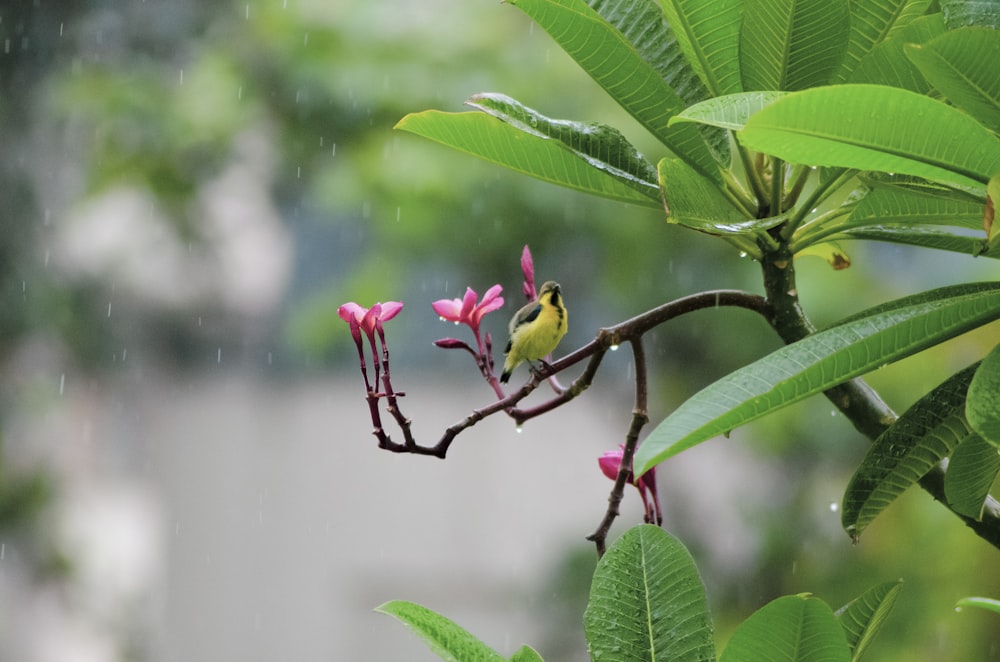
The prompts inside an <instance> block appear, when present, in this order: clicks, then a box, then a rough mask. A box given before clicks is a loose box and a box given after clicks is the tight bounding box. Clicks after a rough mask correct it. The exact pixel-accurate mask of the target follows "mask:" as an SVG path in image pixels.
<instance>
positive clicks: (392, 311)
mask: <svg viewBox="0 0 1000 662" xmlns="http://www.w3.org/2000/svg"><path fill="white" fill-rule="evenodd" d="M402 309H403V303H402V302H401V301H386V302H385V303H376V304H375V305H374V306H372V307H371V308H365V307H364V306H359V305H358V304H356V303H354V302H353V301H350V302H348V303H345V304H344V305H343V306H341V307H340V308H338V309H337V314H338V315H340V319H342V320H344V321H345V322H347V323H348V324H350V325H351V335H353V336H354V340H355V341H356V342H357V341H360V340H361V331H364V332H365V335H366V336H368V338H369V339H372V340H374V338H375V332H376V331H378V332H381V330H382V322H388V321H389V320H391V319H392V318H393V317H395V316H396V315H398V314H399V311H401V310H402Z"/></svg>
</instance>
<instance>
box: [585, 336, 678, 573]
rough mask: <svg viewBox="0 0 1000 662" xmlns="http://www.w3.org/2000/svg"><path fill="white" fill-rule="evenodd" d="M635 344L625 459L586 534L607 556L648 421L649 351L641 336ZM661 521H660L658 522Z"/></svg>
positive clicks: (633, 341)
mask: <svg viewBox="0 0 1000 662" xmlns="http://www.w3.org/2000/svg"><path fill="white" fill-rule="evenodd" d="M630 343H631V345H632V356H633V358H634V360H635V404H634V406H633V407H632V422H631V424H630V425H629V429H628V433H626V435H625V450H624V452H623V453H622V463H621V466H620V467H619V469H618V475H617V476H616V477H615V483H614V486H613V487H612V488H611V494H609V495H608V509H607V510H606V511H605V512H604V518H603V519H601V523H600V524H598V526H597V530H596V531H594V532H593V533H592V534H590V535H589V536H587V540H590V541H592V542H593V543H594V545H596V547H597V557H598V558H600V557H602V556H604V552H605V551H606V549H607V539H608V532H609V531H610V530H611V525H612V524H613V523H614V521H615V518H616V517H618V515H619V506H620V505H621V502H622V498H623V497H624V496H625V484H626V483H632V482H634V480H633V477H632V476H633V474H632V458H633V457H635V449H636V447H637V446H638V445H639V432H641V431H642V428H643V426H644V425H646V423H648V422H649V415H648V413H647V412H648V408H647V399H648V392H649V390H648V386H647V381H646V352H645V350H643V347H642V336H638V337H636V338H633V339H632V340H630ZM658 523H660V522H658Z"/></svg>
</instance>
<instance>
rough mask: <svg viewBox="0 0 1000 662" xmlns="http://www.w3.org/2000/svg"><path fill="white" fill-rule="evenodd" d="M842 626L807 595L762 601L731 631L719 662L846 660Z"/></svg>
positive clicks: (819, 661) (849, 656)
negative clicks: (730, 637) (747, 661)
mask: <svg viewBox="0 0 1000 662" xmlns="http://www.w3.org/2000/svg"><path fill="white" fill-rule="evenodd" d="M850 659H851V651H850V648H849V647H848V645H847V640H846V639H845V637H844V630H843V628H841V627H840V624H839V623H837V618H836V617H835V616H834V615H833V611H832V610H831V609H830V607H829V606H827V604H826V603H825V602H823V601H822V600H820V599H818V598H813V597H809V596H807V595H786V596H785V597H782V598H778V599H777V600H774V601H772V602H769V603H768V604H766V605H764V606H763V607H761V608H760V609H758V610H757V611H756V612H754V613H753V615H751V616H750V618H748V619H747V620H745V621H744V622H743V623H742V624H741V625H740V626H739V627H738V628H736V631H735V632H734V633H733V637H732V639H730V640H729V643H728V644H727V645H726V650H724V651H723V652H722V655H721V656H720V657H719V662H744V661H745V660H767V661H768V662H848V661H849V660H850Z"/></svg>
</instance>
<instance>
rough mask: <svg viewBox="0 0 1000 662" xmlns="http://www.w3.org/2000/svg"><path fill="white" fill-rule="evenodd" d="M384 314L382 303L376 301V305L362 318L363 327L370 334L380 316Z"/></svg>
mask: <svg viewBox="0 0 1000 662" xmlns="http://www.w3.org/2000/svg"><path fill="white" fill-rule="evenodd" d="M380 315H382V304H379V303H376V304H375V305H374V306H372V307H371V308H369V309H368V312H366V313H365V316H364V317H363V318H362V320H361V328H362V329H364V330H365V333H366V334H368V335H369V336H371V335H372V333H374V331H375V324H376V323H377V322H378V320H379V316H380Z"/></svg>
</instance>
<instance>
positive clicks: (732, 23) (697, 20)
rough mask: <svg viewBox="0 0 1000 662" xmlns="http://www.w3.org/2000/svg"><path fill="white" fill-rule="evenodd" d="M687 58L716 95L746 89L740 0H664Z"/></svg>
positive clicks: (669, 18)
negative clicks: (741, 39)
mask: <svg viewBox="0 0 1000 662" xmlns="http://www.w3.org/2000/svg"><path fill="white" fill-rule="evenodd" d="M660 6H661V7H662V8H663V13H664V15H666V17H667V21H668V23H669V25H670V27H671V29H672V30H673V33H674V35H675V36H676V37H677V42H678V43H679V44H680V47H681V49H682V50H683V51H684V54H685V55H686V56H687V61H688V62H689V63H690V64H691V65H692V66H693V67H694V69H695V71H697V72H698V75H699V76H700V77H701V80H702V81H704V83H705V86H706V87H707V88H708V89H709V91H710V92H711V93H712V96H720V95H723V94H735V93H736V92H741V91H742V90H743V83H742V81H741V80H740V60H739V50H740V20H741V19H742V16H743V11H742V10H743V3H742V2H741V1H740V0H716V1H715V2H705V1H704V0H660Z"/></svg>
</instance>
